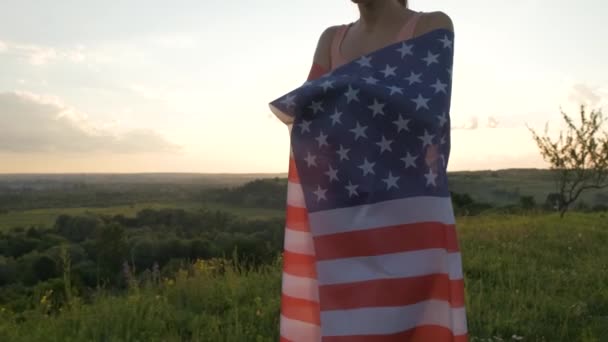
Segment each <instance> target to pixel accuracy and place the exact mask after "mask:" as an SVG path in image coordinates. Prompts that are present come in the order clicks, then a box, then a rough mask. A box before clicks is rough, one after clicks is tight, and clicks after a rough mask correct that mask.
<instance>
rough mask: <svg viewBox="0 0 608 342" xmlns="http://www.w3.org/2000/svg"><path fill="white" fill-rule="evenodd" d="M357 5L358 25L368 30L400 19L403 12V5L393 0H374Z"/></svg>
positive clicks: (373, 29)
mask: <svg viewBox="0 0 608 342" xmlns="http://www.w3.org/2000/svg"><path fill="white" fill-rule="evenodd" d="M358 6H359V24H360V27H361V29H362V30H364V31H368V32H369V31H375V30H376V29H377V28H378V26H386V25H390V24H391V23H392V22H394V21H399V20H401V18H403V15H404V13H405V11H404V8H403V6H401V5H400V4H399V3H398V2H397V1H395V0H376V1H370V2H366V3H362V4H359V5H358Z"/></svg>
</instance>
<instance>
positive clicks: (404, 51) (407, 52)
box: [397, 43, 414, 58]
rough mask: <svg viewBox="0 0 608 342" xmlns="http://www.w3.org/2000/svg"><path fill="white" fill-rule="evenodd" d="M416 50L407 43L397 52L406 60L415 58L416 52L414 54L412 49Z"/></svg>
mask: <svg viewBox="0 0 608 342" xmlns="http://www.w3.org/2000/svg"><path fill="white" fill-rule="evenodd" d="M413 48H414V46H413V45H409V44H406V43H403V44H401V47H400V48H398V49H397V52H399V53H401V58H404V57H405V56H408V55H410V56H413V55H414V52H412V49H413Z"/></svg>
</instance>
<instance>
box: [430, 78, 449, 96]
mask: <svg viewBox="0 0 608 342" xmlns="http://www.w3.org/2000/svg"><path fill="white" fill-rule="evenodd" d="M447 87H448V85H447V83H442V82H441V81H440V80H439V79H437V82H435V84H431V88H433V89H435V94H439V93H444V94H447V90H446V89H447Z"/></svg>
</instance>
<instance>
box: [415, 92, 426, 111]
mask: <svg viewBox="0 0 608 342" xmlns="http://www.w3.org/2000/svg"><path fill="white" fill-rule="evenodd" d="M429 100H430V99H427V98H425V97H423V96H422V94H418V97H417V98H415V99H412V101H413V102H414V103H415V104H416V110H419V109H420V108H425V109H429V105H428V102H429Z"/></svg>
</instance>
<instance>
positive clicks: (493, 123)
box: [487, 116, 499, 128]
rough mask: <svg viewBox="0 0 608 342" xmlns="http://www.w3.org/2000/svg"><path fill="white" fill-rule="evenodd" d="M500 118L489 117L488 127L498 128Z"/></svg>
mask: <svg viewBox="0 0 608 342" xmlns="http://www.w3.org/2000/svg"><path fill="white" fill-rule="evenodd" d="M498 123H499V122H498V119H496V118H495V117H493V116H490V117H488V126H487V127H488V128H496V127H498Z"/></svg>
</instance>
